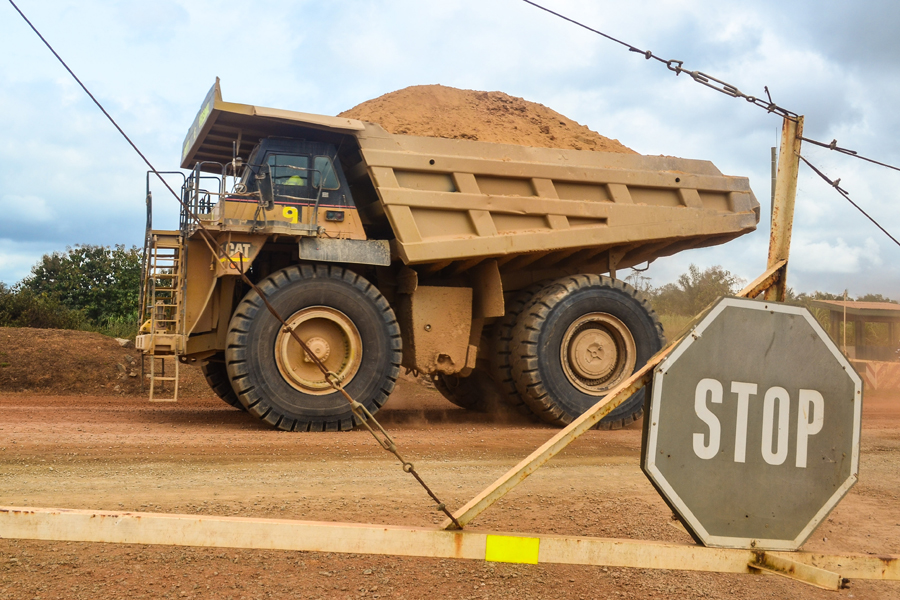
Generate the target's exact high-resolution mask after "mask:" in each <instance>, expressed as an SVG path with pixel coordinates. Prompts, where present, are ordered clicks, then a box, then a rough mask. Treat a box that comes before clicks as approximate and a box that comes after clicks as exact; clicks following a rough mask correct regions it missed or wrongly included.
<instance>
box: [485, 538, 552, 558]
mask: <svg viewBox="0 0 900 600" xmlns="http://www.w3.org/2000/svg"><path fill="white" fill-rule="evenodd" d="M540 546H541V539H540V538H530V537H514V536H510V535H489V536H487V547H486V548H485V553H484V560H486V561H488V562H504V563H523V564H529V565H536V564H537V562H538V550H539V548H540Z"/></svg>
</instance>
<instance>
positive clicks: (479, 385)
mask: <svg viewBox="0 0 900 600" xmlns="http://www.w3.org/2000/svg"><path fill="white" fill-rule="evenodd" d="M181 168H182V169H185V170H190V173H189V174H184V175H183V177H184V181H183V186H182V190H181V193H182V200H183V202H184V203H185V205H186V206H187V207H188V208H189V209H190V211H192V212H194V213H196V214H197V215H199V218H200V220H201V221H202V223H203V225H204V227H205V228H206V230H207V231H209V232H210V233H211V236H212V238H213V239H212V240H211V241H212V244H213V247H214V248H215V250H216V254H213V252H211V250H210V245H209V244H208V243H207V242H206V241H204V240H203V238H202V237H201V236H202V235H203V232H202V231H200V230H199V228H198V226H197V225H196V224H195V223H194V222H193V221H192V220H191V219H190V218H189V215H188V211H187V210H186V209H183V210H182V219H181V225H180V228H179V229H177V230H154V229H152V225H151V220H150V218H149V215H150V206H151V197H150V193H149V188H148V195H147V201H148V229H147V240H146V252H145V257H146V258H145V269H144V271H145V273H144V288H143V292H142V301H141V302H142V318H141V320H142V326H141V332H140V335H139V336H138V338H137V346H138V348H140V349H142V350H143V351H144V353H145V354H146V355H147V357H148V358H149V359H150V360H149V364H150V367H149V373H148V374H147V376H148V377H149V380H150V396H151V399H152V400H160V399H161V398H160V395H161V394H162V393H163V392H162V391H161V390H163V389H166V390H171V387H169V388H163V387H161V386H164V385H171V384H172V383H174V384H175V387H174V390H171V391H172V393H171V394H170V393H168V391H167V392H166V395H167V396H168V397H167V398H166V399H169V400H171V399H176V398H177V378H178V364H179V362H181V363H183V362H188V361H191V362H193V361H200V364H201V366H202V369H203V372H204V374H205V375H206V377H207V379H208V381H209V383H210V385H211V386H212V388H213V389H214V390H215V392H216V393H217V394H218V395H219V396H220V397H221V398H222V399H223V400H224V401H226V402H228V403H229V404H231V405H233V406H234V407H236V408H240V409H243V410H246V411H247V412H248V413H250V414H251V415H253V416H254V417H256V418H258V419H261V420H263V421H265V422H266V423H268V424H270V425H272V426H273V427H277V428H280V429H283V430H290V431H323V430H345V429H350V428H352V427H354V425H355V424H356V423H355V421H354V416H353V414H352V413H351V411H350V408H349V406H348V405H347V402H346V401H345V400H344V398H343V397H342V396H341V395H340V394H338V393H336V392H335V391H334V390H333V389H332V388H331V386H330V385H329V384H328V383H327V382H326V381H325V379H324V377H323V376H322V374H321V371H320V370H319V369H318V367H317V366H316V365H315V363H313V362H311V361H310V359H309V357H307V356H306V355H305V353H304V351H303V350H302V349H301V348H300V346H299V344H297V342H296V341H295V340H294V339H293V336H292V335H291V334H290V333H289V332H286V331H285V330H284V328H283V327H282V326H281V325H280V324H279V323H278V322H277V320H276V319H275V318H274V317H273V316H272V315H271V314H270V313H269V312H268V311H267V310H266V308H265V306H264V304H263V302H262V301H261V299H260V297H259V296H258V295H257V293H256V292H255V291H253V290H251V289H248V288H247V286H245V285H244V283H243V282H242V280H241V277H240V272H239V271H242V272H244V273H245V274H247V275H248V276H249V278H250V279H251V280H252V281H254V283H256V284H257V285H258V287H259V288H260V289H261V290H262V291H263V292H264V294H265V295H266V297H267V298H268V301H269V302H270V303H271V304H272V305H273V306H274V307H275V308H276V309H277V310H278V312H279V313H280V314H281V315H282V316H283V317H284V318H285V320H286V321H287V323H288V326H289V327H290V328H291V329H293V330H294V331H295V332H297V333H298V334H299V336H300V338H301V339H303V340H304V342H305V343H306V344H307V346H308V347H309V348H310V349H311V350H312V351H313V352H314V353H315V354H316V356H317V357H318V358H319V359H320V360H321V361H322V362H324V364H325V365H326V366H327V368H328V369H329V370H331V371H332V372H333V373H335V374H336V375H337V376H338V377H339V378H340V379H341V381H342V382H343V385H344V387H345V389H346V390H347V391H348V392H349V393H350V394H351V395H352V396H353V397H354V398H356V399H357V400H358V401H359V402H362V403H363V404H365V406H366V407H367V408H368V409H369V410H370V411H371V412H372V413H375V412H376V411H377V410H378V409H379V408H380V407H381V406H382V405H383V404H384V403H385V402H386V401H387V399H388V397H389V396H390V394H391V391H392V390H393V388H394V384H395V382H396V380H397V377H398V376H399V374H400V369H401V368H406V369H409V370H410V371H412V372H415V373H420V374H425V375H428V376H430V377H431V379H432V380H433V381H434V383H435V386H436V388H437V389H438V390H439V391H440V392H441V393H442V394H443V395H444V396H446V398H447V399H448V400H450V401H451V402H453V403H455V404H457V405H459V406H462V407H465V408H470V409H473V410H489V409H491V408H492V406H493V404H494V403H497V402H505V403H508V404H510V405H512V406H514V407H517V408H519V409H520V410H523V411H526V412H530V413H533V414H535V415H537V416H539V417H541V418H542V419H544V420H546V421H548V422H551V423H555V424H565V423H568V422H569V421H571V420H572V419H573V418H575V417H576V416H578V415H579V414H580V413H581V412H583V411H584V410H585V409H586V408H587V407H588V406H591V405H592V404H594V403H595V402H596V401H597V400H598V399H599V398H600V397H602V396H603V395H604V394H605V393H606V392H607V391H608V390H609V389H610V388H611V387H613V386H615V385H616V384H618V383H619V382H621V381H622V380H623V379H625V378H627V377H628V376H629V375H630V374H631V373H632V372H633V371H635V370H636V369H637V368H640V367H641V366H642V365H643V364H644V363H645V362H646V361H647V359H648V358H649V357H650V356H652V355H653V354H654V353H655V352H656V351H657V350H659V349H660V347H661V346H662V344H663V342H664V339H663V333H662V328H661V327H660V324H659V320H658V319H657V317H656V315H655V313H654V312H653V310H652V308H651V307H650V305H649V303H648V301H647V299H646V298H645V297H644V296H643V295H642V294H640V293H639V292H637V291H636V290H635V289H634V288H632V287H631V286H629V285H627V284H626V283H625V282H623V281H622V280H621V279H618V278H617V277H616V275H617V273H618V272H620V271H621V269H623V268H628V267H631V266H635V265H640V264H643V263H645V262H648V261H653V260H655V259H656V258H659V257H661V256H668V255H671V254H674V253H676V252H679V251H682V250H686V249H689V248H698V247H703V246H712V245H716V244H722V243H724V242H727V241H729V240H731V239H734V238H736V237H738V236H740V235H743V234H745V233H748V232H750V231H753V230H754V229H755V228H756V225H757V223H758V221H759V203H758V202H757V201H756V198H755V197H754V195H753V193H752V192H751V190H750V187H749V184H748V181H747V179H746V178H743V177H731V176H726V175H722V174H721V173H720V172H719V171H718V169H716V167H715V166H713V164H712V163H710V162H706V161H699V160H686V159H681V158H672V157H663V156H641V155H637V154H615V153H604V152H591V151H577V150H562V149H554V148H532V147H523V146H515V145H507V144H493V143H485V142H477V141H470V140H454V139H442V138H431V137H416V136H408V135H392V134H389V133H387V132H386V131H385V130H384V129H383V128H381V127H380V126H378V125H376V124H373V123H366V122H362V121H357V120H354V119H347V118H339V117H329V116H321V115H313V114H306V113H300V112H293V111H288V110H279V109H272V108H264V107H259V106H251V105H245V104H234V103H230V102H225V101H223V100H222V95H221V90H220V87H219V82H218V80H217V81H216V84H215V85H214V86H213V88H212V89H211V90H210V92H209V94H208V96H207V97H206V99H205V101H204V102H203V105H202V107H201V109H200V112H199V113H198V115H197V117H196V119H195V120H194V122H193V124H192V126H191V128H190V131H189V132H188V134H187V137H186V139H185V141H184V146H183V149H182V161H181ZM227 257H230V258H231V259H232V260H228V258H227ZM167 364H168V367H167V366H166V365H167ZM642 394H643V392H639V393H638V394H636V395H635V396H634V397H632V398H631V399H630V400H629V401H627V402H625V403H623V404H622V405H620V406H619V407H618V408H616V409H615V410H614V411H613V412H612V413H611V414H610V415H609V416H608V417H607V418H606V419H605V421H604V423H603V424H604V425H606V426H617V425H621V424H624V423H628V422H630V421H632V420H634V419H635V418H637V417H639V416H640V414H641V412H642V409H643V398H642Z"/></svg>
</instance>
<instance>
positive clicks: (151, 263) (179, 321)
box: [140, 231, 185, 402]
mask: <svg viewBox="0 0 900 600" xmlns="http://www.w3.org/2000/svg"><path fill="white" fill-rule="evenodd" d="M184 286H185V279H184V238H183V236H182V233H181V232H180V231H150V232H149V233H148V239H147V253H146V256H145V263H144V282H143V287H144V289H143V294H142V297H143V302H142V306H141V311H142V312H141V323H142V325H141V333H144V334H147V333H149V334H150V335H149V337H144V338H143V340H144V342H143V343H142V347H141V348H140V349H141V350H143V351H144V356H145V357H147V358H149V359H150V361H149V362H150V368H149V372H143V373H142V375H143V377H144V378H145V379H147V380H149V382H150V401H151V402H177V401H178V375H179V362H180V360H179V357H180V356H181V355H182V354H183V353H184V342H183V340H184ZM141 362H142V371H145V370H146V369H145V363H144V360H143V357H142V361H141ZM160 393H165V394H167V397H158V395H159V394H160ZM169 393H170V395H169Z"/></svg>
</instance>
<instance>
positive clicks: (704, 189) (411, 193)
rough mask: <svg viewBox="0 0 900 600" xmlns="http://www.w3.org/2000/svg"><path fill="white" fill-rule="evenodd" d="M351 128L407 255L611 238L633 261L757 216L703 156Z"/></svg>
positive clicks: (488, 251) (723, 235)
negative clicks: (567, 147) (518, 143)
mask: <svg viewBox="0 0 900 600" xmlns="http://www.w3.org/2000/svg"><path fill="white" fill-rule="evenodd" d="M356 137H357V139H358V141H359V145H360V148H361V153H362V156H363V159H364V161H365V165H366V168H367V170H368V173H369V175H370V177H371V180H372V181H373V183H374V185H375V188H376V190H377V193H378V199H379V203H380V206H379V209H380V210H383V211H384V215H385V216H386V218H387V219H388V220H389V221H390V224H391V228H392V229H393V232H394V234H395V235H396V250H397V253H398V254H399V255H400V257H401V258H402V259H403V261H404V262H406V263H408V264H420V263H437V262H447V261H460V260H468V259H477V258H480V257H505V258H506V260H509V258H510V257H512V256H515V255H522V254H527V255H528V260H529V261H537V260H542V261H543V262H544V263H545V264H546V263H550V262H552V261H553V259H554V258H558V259H559V260H564V259H565V260H566V261H567V262H569V261H570V260H571V259H575V258H577V257H575V255H574V252H577V251H581V250H584V251H585V252H584V253H583V254H582V256H581V257H580V258H581V260H582V261H590V260H592V259H593V258H594V257H596V256H598V255H599V254H600V253H602V252H604V251H606V250H608V249H610V248H616V249H617V251H618V252H619V255H620V259H619V260H618V261H616V262H617V263H618V264H619V265H620V266H629V265H632V264H637V263H639V262H643V261H645V260H652V259H654V258H656V257H659V256H664V255H668V254H672V253H674V252H678V251H681V250H685V249H688V248H696V247H701V246H709V245H715V244H720V243H723V242H726V241H728V240H730V239H733V238H735V237H737V236H740V235H743V234H744V233H747V232H750V231H753V230H754V229H755V228H756V224H757V223H758V221H759V203H758V202H757V200H756V198H755V197H754V195H753V192H752V191H751V190H750V185H749V182H748V180H747V178H745V177H730V176H725V175H722V173H721V172H719V170H718V169H717V168H716V167H715V166H714V165H713V164H712V163H710V162H707V161H699V160H687V159H682V158H674V157H667V156H641V155H638V154H619V153H607V152H593V151H579V150H563V149H554V148H532V147H524V146H514V145H506V144H492V143H486V142H475V141H470V140H450V139H442V138H428V137H416V136H406V135H391V134H388V133H386V132H385V131H384V130H383V129H382V128H381V127H379V126H377V125H372V124H366V127H365V129H364V130H363V131H360V132H358V133H357V134H356ZM506 260H504V261H501V262H506ZM521 262H522V261H520V264H521Z"/></svg>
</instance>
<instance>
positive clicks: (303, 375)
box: [225, 265, 401, 431]
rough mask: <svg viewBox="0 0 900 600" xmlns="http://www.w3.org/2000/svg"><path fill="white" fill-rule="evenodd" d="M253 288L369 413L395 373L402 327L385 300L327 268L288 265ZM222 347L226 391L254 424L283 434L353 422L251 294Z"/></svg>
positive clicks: (337, 396)
mask: <svg viewBox="0 0 900 600" xmlns="http://www.w3.org/2000/svg"><path fill="white" fill-rule="evenodd" d="M258 285H259V288H260V289H261V290H262V292H263V293H264V294H265V295H266V298H267V299H268V301H269V303H270V304H271V305H272V306H273V307H274V308H275V310H276V311H278V313H279V314H280V315H281V316H282V318H284V319H285V321H286V323H287V324H288V326H290V327H292V328H293V329H294V330H295V331H297V332H298V333H299V334H300V337H301V339H303V341H304V342H305V343H306V344H307V345H308V346H309V347H310V349H311V350H312V351H313V352H315V354H316V356H318V357H319V359H320V360H321V361H322V362H323V363H325V366H326V367H327V368H328V369H329V370H330V371H332V372H334V373H336V374H337V375H338V376H339V377H340V378H341V380H342V382H343V387H344V389H345V390H346V391H347V393H348V394H349V395H350V396H351V397H352V398H354V399H355V400H356V401H357V402H360V403H361V404H363V405H364V406H365V407H366V408H367V409H368V410H369V412H371V413H372V414H375V413H376V412H377V411H378V409H379V408H381V406H382V405H383V404H384V403H385V402H386V401H387V399H388V396H389V395H390V393H391V391H392V390H393V389H394V383H395V382H396V380H397V377H398V375H399V374H400V358H401V342H400V327H399V325H398V324H397V319H396V317H395V316H394V311H393V310H392V309H391V307H390V305H389V304H388V303H387V300H385V298H384V296H382V295H381V293H380V292H379V291H378V290H377V289H376V288H375V287H374V286H373V285H372V284H371V283H369V282H368V281H367V280H366V279H364V278H363V277H360V276H359V275H357V274H355V273H353V272H352V271H349V270H347V269H344V268H341V267H336V266H330V265H316V266H311V265H300V266H293V267H288V268H286V269H282V270H280V271H277V272H275V273H273V274H272V275H270V276H268V277H266V278H265V279H263V280H262V281H260V282H259V284H258ZM226 346H227V348H226V351H225V360H226V366H227V369H228V376H229V378H230V380H231V385H232V387H233V388H234V391H235V392H236V394H237V397H238V398H239V399H240V401H241V404H243V405H244V406H245V407H246V408H247V411H248V412H249V413H250V414H252V415H253V416H255V417H257V418H258V419H260V420H262V421H264V422H266V423H268V424H269V425H271V426H272V427H276V428H278V429H282V430H285V431H345V430H348V429H352V428H353V427H354V426H356V425H358V424H359V422H358V420H357V419H356V418H355V417H354V416H353V413H352V412H351V410H350V405H349V404H348V402H347V400H346V399H345V398H344V396H343V395H342V394H340V393H339V392H336V391H334V389H333V388H332V387H331V386H330V385H329V384H328V383H327V381H326V380H325V377H324V376H323V375H322V373H321V371H320V370H319V369H318V367H317V366H316V365H315V363H313V362H311V361H309V359H308V358H307V357H306V354H305V353H304V351H303V350H302V349H301V348H300V345H299V344H298V343H297V342H296V341H295V340H294V339H293V337H292V336H291V335H290V333H287V332H285V331H283V329H282V325H281V324H280V323H279V322H278V321H277V319H275V317H274V316H272V314H271V313H270V312H269V311H268V309H267V308H266V306H265V304H264V303H263V301H262V299H261V298H260V297H259V295H258V294H257V293H256V292H255V291H250V292H249V293H248V294H247V295H246V296H245V297H244V299H243V300H242V301H241V302H240V304H239V305H238V307H237V309H236V310H235V313H234V316H233V317H232V319H231V324H230V325H229V329H228V337H227V345H226Z"/></svg>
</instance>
